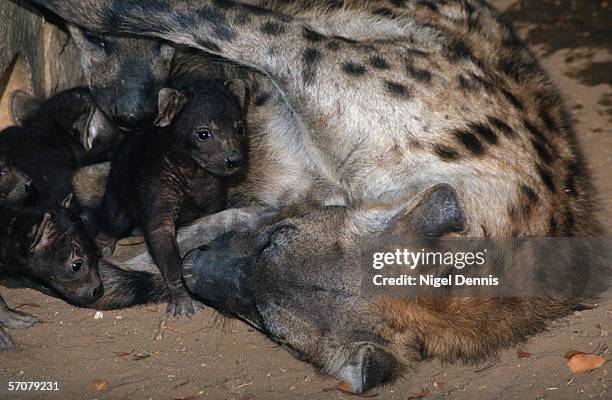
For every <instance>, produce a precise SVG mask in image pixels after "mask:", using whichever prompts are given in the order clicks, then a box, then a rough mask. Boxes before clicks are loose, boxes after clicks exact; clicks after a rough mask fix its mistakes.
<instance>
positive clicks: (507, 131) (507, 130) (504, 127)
mask: <svg viewBox="0 0 612 400" xmlns="http://www.w3.org/2000/svg"><path fill="white" fill-rule="evenodd" d="M487 120H488V121H489V123H490V124H491V125H493V127H495V129H497V130H499V131H501V132H502V133H503V134H504V135H506V136H508V137H512V136H514V135H515V132H514V131H513V130H512V128H511V127H510V125H508V124H507V123H505V122H504V121H502V120H501V119H499V118H495V117H487Z"/></svg>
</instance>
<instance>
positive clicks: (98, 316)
mask: <svg viewBox="0 0 612 400" xmlns="http://www.w3.org/2000/svg"><path fill="white" fill-rule="evenodd" d="M93 318H94V319H102V318H104V313H103V312H102V311H96V313H95V314H94V317H93Z"/></svg>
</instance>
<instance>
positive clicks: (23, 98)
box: [11, 90, 42, 125]
mask: <svg viewBox="0 0 612 400" xmlns="http://www.w3.org/2000/svg"><path fill="white" fill-rule="evenodd" d="M41 103H42V102H41V101H40V100H38V99H37V98H36V97H34V96H33V95H31V94H30V93H26V92H24V91H23V90H15V91H14V92H13V93H12V94H11V119H12V120H13V123H14V124H15V125H21V124H23V121H25V119H26V118H27V117H28V116H30V115H32V113H33V112H34V111H36V110H37V109H38V108H39V107H40V105H41Z"/></svg>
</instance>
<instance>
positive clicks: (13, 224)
mask: <svg viewBox="0 0 612 400" xmlns="http://www.w3.org/2000/svg"><path fill="white" fill-rule="evenodd" d="M0 282H2V283H3V284H5V283H7V282H8V283H10V286H21V287H32V288H34V289H36V290H39V291H41V292H43V293H45V294H50V295H53V296H55V297H60V298H62V299H64V300H66V301H68V302H70V303H72V304H75V305H79V306H87V305H91V304H93V303H94V302H95V301H96V300H97V299H98V298H100V296H102V294H103V287H102V281H101V280H100V276H99V275H98V270H97V259H96V255H95V247H94V245H93V242H92V240H91V239H90V237H89V236H88V235H87V233H86V231H85V229H84V228H83V227H82V225H81V224H80V221H79V219H78V218H77V217H76V216H75V215H74V214H73V213H72V212H71V211H69V210H67V209H64V208H60V207H57V208H55V209H52V210H50V211H47V212H45V211H41V210H39V209H32V208H15V207H11V206H2V205H0ZM37 322H38V319H37V318H36V317H34V316H31V315H28V314H25V313H22V312H20V311H15V310H11V309H10V308H9V307H8V306H7V304H6V302H5V301H4V299H2V297H1V296H0V349H6V348H10V347H12V346H13V343H12V341H11V338H10V336H9V335H8V333H7V332H6V331H5V329H6V328H12V329H25V328H27V327H29V326H32V325H33V324H35V323H37Z"/></svg>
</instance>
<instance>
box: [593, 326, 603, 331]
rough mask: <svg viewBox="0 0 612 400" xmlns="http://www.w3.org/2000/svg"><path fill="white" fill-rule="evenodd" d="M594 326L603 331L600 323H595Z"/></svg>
mask: <svg viewBox="0 0 612 400" xmlns="http://www.w3.org/2000/svg"><path fill="white" fill-rule="evenodd" d="M595 328H597V329H599V330H600V331H603V329H602V328H601V324H595Z"/></svg>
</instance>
